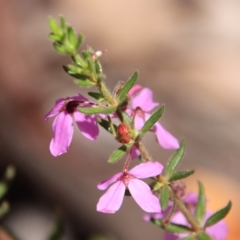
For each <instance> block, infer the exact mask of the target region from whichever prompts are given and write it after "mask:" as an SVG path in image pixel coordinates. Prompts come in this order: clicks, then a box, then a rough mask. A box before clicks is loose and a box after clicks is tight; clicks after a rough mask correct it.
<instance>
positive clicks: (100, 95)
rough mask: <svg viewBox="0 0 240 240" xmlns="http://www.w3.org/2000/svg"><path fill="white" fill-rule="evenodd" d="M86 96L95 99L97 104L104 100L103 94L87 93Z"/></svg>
mask: <svg viewBox="0 0 240 240" xmlns="http://www.w3.org/2000/svg"><path fill="white" fill-rule="evenodd" d="M88 95H89V96H91V97H93V98H95V99H96V100H97V101H98V102H102V101H104V100H105V98H104V96H103V94H102V93H99V92H88Z"/></svg>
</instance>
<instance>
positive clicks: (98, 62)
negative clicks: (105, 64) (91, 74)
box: [95, 59, 102, 73]
mask: <svg viewBox="0 0 240 240" xmlns="http://www.w3.org/2000/svg"><path fill="white" fill-rule="evenodd" d="M95 69H96V73H102V65H101V63H100V61H99V60H98V59H96V60H95Z"/></svg>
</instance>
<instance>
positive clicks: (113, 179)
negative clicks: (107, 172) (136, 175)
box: [97, 173, 122, 190]
mask: <svg viewBox="0 0 240 240" xmlns="http://www.w3.org/2000/svg"><path fill="white" fill-rule="evenodd" d="M121 175H122V173H117V174H115V175H113V176H112V177H111V178H109V179H107V180H104V181H102V182H100V183H99V184H98V185H97V188H98V189H99V190H105V189H107V188H108V187H109V186H110V185H111V184H112V183H114V182H116V181H117V180H118V179H119V178H120V177H121Z"/></svg>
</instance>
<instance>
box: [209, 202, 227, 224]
mask: <svg viewBox="0 0 240 240" xmlns="http://www.w3.org/2000/svg"><path fill="white" fill-rule="evenodd" d="M231 207H232V202H231V201H229V202H228V204H227V206H226V207H224V208H222V209H220V210H218V211H217V212H215V213H214V214H213V215H212V216H211V217H209V218H208V219H207V221H206V223H205V225H204V228H207V227H210V226H212V225H214V224H215V223H217V222H219V221H220V220H222V219H223V218H225V217H226V216H227V214H228V213H229V211H230V209H231Z"/></svg>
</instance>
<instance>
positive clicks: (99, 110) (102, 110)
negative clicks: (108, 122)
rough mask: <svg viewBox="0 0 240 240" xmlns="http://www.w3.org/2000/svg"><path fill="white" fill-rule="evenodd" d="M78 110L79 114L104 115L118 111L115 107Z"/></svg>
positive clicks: (79, 108)
mask: <svg viewBox="0 0 240 240" xmlns="http://www.w3.org/2000/svg"><path fill="white" fill-rule="evenodd" d="M78 110H79V112H82V113H84V114H90V115H91V114H98V113H99V114H100V113H103V114H110V113H113V112H115V111H116V108H115V107H105V108H102V107H94V108H81V107H78Z"/></svg>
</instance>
